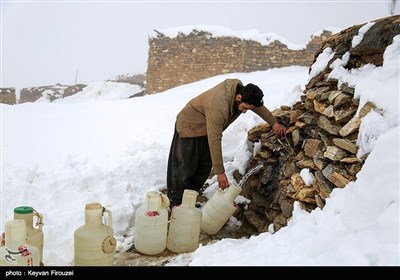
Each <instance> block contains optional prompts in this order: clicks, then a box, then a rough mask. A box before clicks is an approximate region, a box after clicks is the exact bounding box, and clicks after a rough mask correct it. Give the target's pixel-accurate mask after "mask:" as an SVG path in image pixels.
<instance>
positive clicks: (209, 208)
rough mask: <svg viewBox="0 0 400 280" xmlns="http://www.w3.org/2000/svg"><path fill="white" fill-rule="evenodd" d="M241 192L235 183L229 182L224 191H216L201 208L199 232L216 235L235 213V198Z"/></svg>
mask: <svg viewBox="0 0 400 280" xmlns="http://www.w3.org/2000/svg"><path fill="white" fill-rule="evenodd" d="M241 191H242V188H241V187H240V186H239V185H238V184H237V183H236V182H231V183H230V185H229V187H228V188H226V189H225V190H218V191H216V192H215V193H214V195H213V196H212V197H211V198H210V200H208V201H207V202H206V204H205V205H204V206H203V208H201V212H202V213H203V216H202V219H201V230H202V231H204V232H205V233H208V234H216V233H218V231H219V230H220V229H221V228H222V226H223V225H224V224H225V223H226V222H227V221H228V220H229V218H230V217H231V216H232V215H233V213H234V212H235V211H236V209H237V205H236V204H235V198H236V197H237V196H238V195H239V194H240V192H241Z"/></svg>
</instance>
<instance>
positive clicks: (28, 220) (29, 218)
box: [14, 206, 44, 265]
mask: <svg viewBox="0 0 400 280" xmlns="http://www.w3.org/2000/svg"><path fill="white" fill-rule="evenodd" d="M35 217H36V222H34V218H35ZM17 219H20V220H24V221H25V225H26V244H28V245H32V246H35V247H37V248H38V249H39V252H40V262H41V265H43V243H44V234H43V230H42V226H43V216H42V214H40V213H39V212H37V211H36V210H35V209H33V208H32V207H30V206H19V207H16V208H14V220H17ZM34 224H35V226H37V227H34Z"/></svg>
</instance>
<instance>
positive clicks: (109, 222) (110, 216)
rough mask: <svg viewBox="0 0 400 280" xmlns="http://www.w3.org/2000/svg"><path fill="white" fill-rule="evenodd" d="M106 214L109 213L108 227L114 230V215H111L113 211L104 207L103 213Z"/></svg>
mask: <svg viewBox="0 0 400 280" xmlns="http://www.w3.org/2000/svg"><path fill="white" fill-rule="evenodd" d="M104 212H107V213H108V225H107V226H108V227H109V228H110V229H112V214H111V211H110V210H108V209H106V208H104V207H103V213H104Z"/></svg>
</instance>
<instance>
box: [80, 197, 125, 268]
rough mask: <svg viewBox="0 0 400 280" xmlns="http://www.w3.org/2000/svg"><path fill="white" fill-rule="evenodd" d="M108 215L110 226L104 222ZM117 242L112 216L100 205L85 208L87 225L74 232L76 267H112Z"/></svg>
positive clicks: (93, 204) (89, 204) (88, 205)
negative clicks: (105, 215) (104, 215)
mask: <svg viewBox="0 0 400 280" xmlns="http://www.w3.org/2000/svg"><path fill="white" fill-rule="evenodd" d="M104 213H107V214H108V224H107V225H105V224H103V222H102V218H103V214H104ZM116 245H117V242H116V240H115V238H114V232H113V229H112V214H111V211H110V210H107V209H106V208H104V207H103V206H102V205H101V204H100V203H88V204H86V206H85V224H84V225H83V226H81V227H79V228H78V229H76V230H75V232H74V264H75V266H112V265H113V262H114V250H115V247H116Z"/></svg>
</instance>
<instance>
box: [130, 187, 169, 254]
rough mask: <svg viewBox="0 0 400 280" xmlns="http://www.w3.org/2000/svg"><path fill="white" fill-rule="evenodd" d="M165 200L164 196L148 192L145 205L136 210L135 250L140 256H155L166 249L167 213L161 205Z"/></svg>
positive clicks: (155, 192)
mask: <svg viewBox="0 0 400 280" xmlns="http://www.w3.org/2000/svg"><path fill="white" fill-rule="evenodd" d="M166 200H168V198H167V197H166V196H165V195H164V194H162V193H160V192H157V191H150V192H147V194H146V204H145V205H143V206H141V207H139V208H138V209H137V210H136V213H135V237H134V238H135V248H136V250H137V251H138V252H140V253H142V254H145V255H156V254H159V253H162V252H163V251H164V250H165V248H166V247H167V232H168V211H167V209H165V208H164V206H165V205H163V203H162V201H166ZM167 207H168V206H167Z"/></svg>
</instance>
